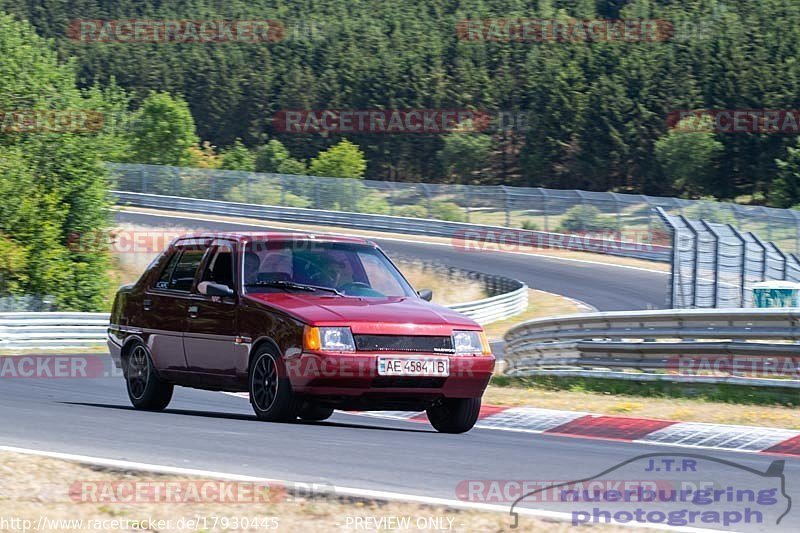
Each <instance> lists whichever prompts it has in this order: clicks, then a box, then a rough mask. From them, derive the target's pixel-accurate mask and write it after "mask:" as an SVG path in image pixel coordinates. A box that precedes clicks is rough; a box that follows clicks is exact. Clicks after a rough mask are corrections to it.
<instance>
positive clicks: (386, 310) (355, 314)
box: [246, 293, 480, 335]
mask: <svg viewBox="0 0 800 533" xmlns="http://www.w3.org/2000/svg"><path fill="white" fill-rule="evenodd" d="M246 298H247V299H249V300H251V301H254V302H258V303H260V304H265V305H268V306H270V307H273V308H277V309H280V310H282V311H284V312H286V313H288V314H290V315H292V316H294V317H295V318H298V319H299V320H301V321H302V322H305V323H306V324H310V325H314V326H327V325H348V326H350V327H351V329H352V330H353V333H395V332H397V333H401V332H403V333H410V332H415V333H416V334H417V335H425V334H449V333H450V332H451V331H452V330H453V329H454V328H466V329H478V328H479V327H480V326H478V324H477V323H476V322H474V321H473V320H471V319H469V318H467V317H466V316H464V315H462V314H460V313H456V312H455V311H453V310H451V309H448V308H447V307H443V306H440V305H436V304H432V303H430V302H426V301H425V300H422V299H420V298H413V297H396V298H395V297H392V298H358V297H340V296H335V295H330V296H328V295H324V296H322V295H320V296H317V295H308V294H295V293H261V294H248V295H247V296H246Z"/></svg>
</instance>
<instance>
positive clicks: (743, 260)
mask: <svg viewBox="0 0 800 533" xmlns="http://www.w3.org/2000/svg"><path fill="white" fill-rule="evenodd" d="M727 226H728V229H729V230H731V233H733V235H734V236H735V237H736V238H737V239H738V240H739V243H741V245H742V253H741V254H740V255H739V268H740V269H741V270H742V273H741V275H740V276H739V279H740V283H741V287H739V307H744V305H745V303H746V302H745V300H746V298H745V294H747V292H746V290H745V284H746V283H747V271H746V268H747V241H745V240H744V237H743V236H742V235H741V233H739V231H738V230H737V229H736V228H734V227H733V224H728V225H727Z"/></svg>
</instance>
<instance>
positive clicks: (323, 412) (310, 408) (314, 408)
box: [298, 402, 333, 422]
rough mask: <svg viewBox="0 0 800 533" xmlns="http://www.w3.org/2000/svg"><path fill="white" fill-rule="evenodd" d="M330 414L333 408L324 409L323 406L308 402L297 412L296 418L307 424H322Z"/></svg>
mask: <svg viewBox="0 0 800 533" xmlns="http://www.w3.org/2000/svg"><path fill="white" fill-rule="evenodd" d="M332 414H333V407H325V406H324V405H316V404H313V403H309V402H306V403H304V404H303V407H301V408H300V411H299V412H298V416H299V417H300V418H301V419H302V420H306V421H308V422H322V421H323V420H327V419H329V418H330V417H331V415H332Z"/></svg>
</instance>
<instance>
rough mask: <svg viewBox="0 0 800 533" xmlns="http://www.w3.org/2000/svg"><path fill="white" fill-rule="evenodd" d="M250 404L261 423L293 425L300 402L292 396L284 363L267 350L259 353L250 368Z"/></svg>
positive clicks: (265, 348)
mask: <svg viewBox="0 0 800 533" xmlns="http://www.w3.org/2000/svg"><path fill="white" fill-rule="evenodd" d="M248 381H249V389H250V404H251V405H252V406H253V411H255V413H256V416H257V417H258V419H259V420H265V421H267V422H291V421H292V420H295V419H296V418H297V411H298V409H299V405H298V404H299V402H298V400H297V398H296V397H295V395H294V393H293V392H292V385H291V383H290V382H289V378H288V377H286V375H285V372H284V371H283V367H282V366H281V359H280V357H278V356H277V355H275V354H274V353H273V352H272V350H270V349H269V348H267V347H264V348H261V349H259V351H258V352H257V353H256V354H255V355H254V356H253V360H252V363H251V365H250V378H249V380H248Z"/></svg>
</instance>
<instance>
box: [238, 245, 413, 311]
mask: <svg viewBox="0 0 800 533" xmlns="http://www.w3.org/2000/svg"><path fill="white" fill-rule="evenodd" d="M243 268H244V274H243V276H242V279H243V280H244V293H245V294H247V293H254V292H286V291H308V292H321V293H326V294H330V295H338V296H358V297H364V298H385V297H402V296H413V295H414V294H415V292H414V290H413V289H412V288H411V286H410V285H409V284H408V282H407V281H406V280H405V278H403V275H402V274H400V272H399V271H398V270H397V268H395V266H394V265H393V264H392V263H391V261H389V259H387V257H386V256H385V255H384V254H383V253H382V252H381V251H380V250H378V249H377V248H375V247H373V246H369V245H364V244H353V243H340V242H316V241H301V240H295V241H252V242H249V243H247V245H246V246H245V250H244V261H243Z"/></svg>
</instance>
